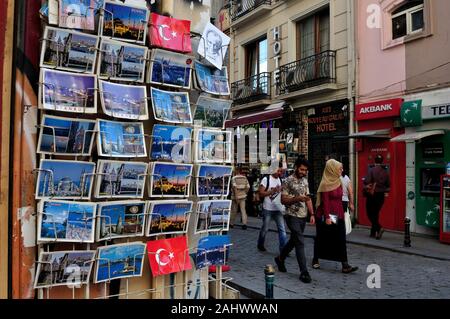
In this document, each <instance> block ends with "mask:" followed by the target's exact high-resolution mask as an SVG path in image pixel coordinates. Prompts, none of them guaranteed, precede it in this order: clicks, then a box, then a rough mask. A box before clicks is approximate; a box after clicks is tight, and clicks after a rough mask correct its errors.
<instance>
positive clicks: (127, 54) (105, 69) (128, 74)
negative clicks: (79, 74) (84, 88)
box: [97, 38, 148, 83]
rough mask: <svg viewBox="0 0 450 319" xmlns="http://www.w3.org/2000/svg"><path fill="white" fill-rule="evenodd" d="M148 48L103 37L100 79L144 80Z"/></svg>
mask: <svg viewBox="0 0 450 319" xmlns="http://www.w3.org/2000/svg"><path fill="white" fill-rule="evenodd" d="M147 57H148V48H146V47H142V46H138V45H133V44H129V43H124V42H119V41H114V40H110V39H107V38H102V42H101V44H100V54H99V62H98V67H97V74H98V77H99V78H100V79H107V80H119V81H133V82H141V83H142V82H144V80H145V66H146V64H147V61H146V59H147Z"/></svg>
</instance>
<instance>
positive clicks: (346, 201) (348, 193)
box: [341, 170, 355, 213]
mask: <svg viewBox="0 0 450 319" xmlns="http://www.w3.org/2000/svg"><path fill="white" fill-rule="evenodd" d="M341 183H342V206H343V207H344V213H345V212H346V211H347V209H349V210H350V212H352V213H353V212H354V211H355V206H354V205H353V187H352V181H351V180H350V177H348V175H347V174H345V170H343V171H342V175H341Z"/></svg>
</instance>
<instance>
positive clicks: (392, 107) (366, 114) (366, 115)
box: [355, 99, 403, 121]
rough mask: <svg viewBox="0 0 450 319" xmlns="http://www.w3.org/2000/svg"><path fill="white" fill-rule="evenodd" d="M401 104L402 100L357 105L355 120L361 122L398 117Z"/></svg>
mask: <svg viewBox="0 0 450 319" xmlns="http://www.w3.org/2000/svg"><path fill="white" fill-rule="evenodd" d="M402 103H403V99H390V100H383V101H376V102H370V103H364V104H358V105H357V106H356V114H355V118H356V120H357V121H363V120H372V119H377V118H386V117H395V116H399V115H400V109H401V107H402Z"/></svg>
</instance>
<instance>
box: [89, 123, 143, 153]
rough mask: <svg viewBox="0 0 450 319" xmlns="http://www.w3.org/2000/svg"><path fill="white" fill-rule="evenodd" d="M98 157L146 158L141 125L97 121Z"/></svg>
mask: <svg viewBox="0 0 450 319" xmlns="http://www.w3.org/2000/svg"><path fill="white" fill-rule="evenodd" d="M97 124H98V125H97V128H98V130H99V132H98V134H97V136H98V138H97V151H98V155H99V156H111V157H146V156H147V149H146V146H145V138H144V125H143V124H142V123H131V122H112V121H105V120H100V119H98V120H97Z"/></svg>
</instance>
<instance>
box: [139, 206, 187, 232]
mask: <svg viewBox="0 0 450 319" xmlns="http://www.w3.org/2000/svg"><path fill="white" fill-rule="evenodd" d="M149 205H150V206H149V219H148V223H147V230H146V234H145V235H146V236H159V235H169V234H184V233H186V231H187V225H188V222H189V216H190V213H191V212H192V202H191V201H185V200H170V201H169V200H167V201H150V202H149Z"/></svg>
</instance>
